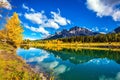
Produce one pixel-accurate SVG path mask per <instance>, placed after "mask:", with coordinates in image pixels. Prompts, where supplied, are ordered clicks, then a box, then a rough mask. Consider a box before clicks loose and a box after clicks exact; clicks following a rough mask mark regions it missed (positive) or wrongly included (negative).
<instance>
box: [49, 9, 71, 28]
mask: <svg viewBox="0 0 120 80" xmlns="http://www.w3.org/2000/svg"><path fill="white" fill-rule="evenodd" d="M51 14H52V17H53V19H54V21H55V22H56V23H58V24H59V25H62V26H64V25H67V24H70V20H68V19H66V18H64V17H62V16H61V15H60V10H59V13H56V12H52V11H51Z"/></svg>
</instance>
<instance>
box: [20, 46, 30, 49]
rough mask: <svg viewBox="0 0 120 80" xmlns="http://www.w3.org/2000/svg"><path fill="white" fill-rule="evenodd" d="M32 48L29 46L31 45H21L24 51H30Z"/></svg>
mask: <svg viewBox="0 0 120 80" xmlns="http://www.w3.org/2000/svg"><path fill="white" fill-rule="evenodd" d="M30 47H31V46H29V45H21V46H20V48H23V49H25V50H28V49H30Z"/></svg>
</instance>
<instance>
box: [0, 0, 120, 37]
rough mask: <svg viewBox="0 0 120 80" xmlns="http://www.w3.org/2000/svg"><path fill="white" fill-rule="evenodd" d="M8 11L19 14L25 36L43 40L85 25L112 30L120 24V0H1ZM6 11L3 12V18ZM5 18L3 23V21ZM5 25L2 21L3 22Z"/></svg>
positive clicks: (104, 30)
mask: <svg viewBox="0 0 120 80" xmlns="http://www.w3.org/2000/svg"><path fill="white" fill-rule="evenodd" d="M0 1H3V2H7V3H8V6H2V7H3V8H2V9H3V10H4V12H7V11H8V12H9V13H10V14H9V17H10V16H11V15H12V14H13V12H17V13H18V14H19V18H20V20H21V24H22V26H23V28H24V33H23V34H24V39H41V38H45V37H47V36H48V35H51V34H54V33H55V32H56V31H61V30H62V29H70V28H71V27H74V26H79V27H85V28H88V29H90V30H92V31H95V32H104V33H108V32H110V31H112V30H114V29H115V28H116V27H118V26H119V25H120V10H119V8H120V0H11V1H7V0H0ZM4 15H5V14H3V13H1V14H0V17H1V18H2V17H4ZM3 22H4V20H1V21H0V23H3ZM1 25H2V24H1Z"/></svg>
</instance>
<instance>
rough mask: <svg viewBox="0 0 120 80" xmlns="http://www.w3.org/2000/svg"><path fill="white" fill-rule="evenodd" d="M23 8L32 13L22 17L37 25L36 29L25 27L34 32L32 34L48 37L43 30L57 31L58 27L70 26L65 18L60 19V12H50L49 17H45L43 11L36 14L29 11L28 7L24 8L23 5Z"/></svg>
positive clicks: (46, 32) (47, 33) (33, 11)
mask: <svg viewBox="0 0 120 80" xmlns="http://www.w3.org/2000/svg"><path fill="white" fill-rule="evenodd" d="M23 8H24V9H27V10H28V11H32V12H27V13H25V14H24V17H25V18H26V19H27V20H29V21H31V22H32V23H33V24H37V25H39V28H36V27H29V26H25V27H26V28H28V29H30V30H32V31H34V32H40V33H42V34H44V36H48V35H49V32H48V31H46V30H45V28H53V29H59V28H60V26H66V25H68V24H71V22H70V20H68V19H66V18H65V17H62V16H61V15H60V10H59V9H58V13H57V12H53V11H51V13H50V14H51V17H49V18H48V17H47V15H45V11H43V10H42V11H41V12H37V11H35V10H34V9H32V8H31V9H30V8H29V7H27V6H25V5H24V4H23Z"/></svg>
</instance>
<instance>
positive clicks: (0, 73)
mask: <svg viewBox="0 0 120 80" xmlns="http://www.w3.org/2000/svg"><path fill="white" fill-rule="evenodd" d="M0 43H1V42H0ZM0 64H1V65H0V79H2V80H6V79H9V80H21V79H24V80H33V79H35V80H38V79H39V80H48V79H49V76H48V75H47V74H45V73H42V72H35V70H34V68H32V67H31V66H30V65H29V64H27V63H26V61H24V60H23V59H22V58H21V57H20V56H18V55H17V54H16V48H14V47H12V46H11V45H9V44H2V43H1V44H0Z"/></svg>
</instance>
